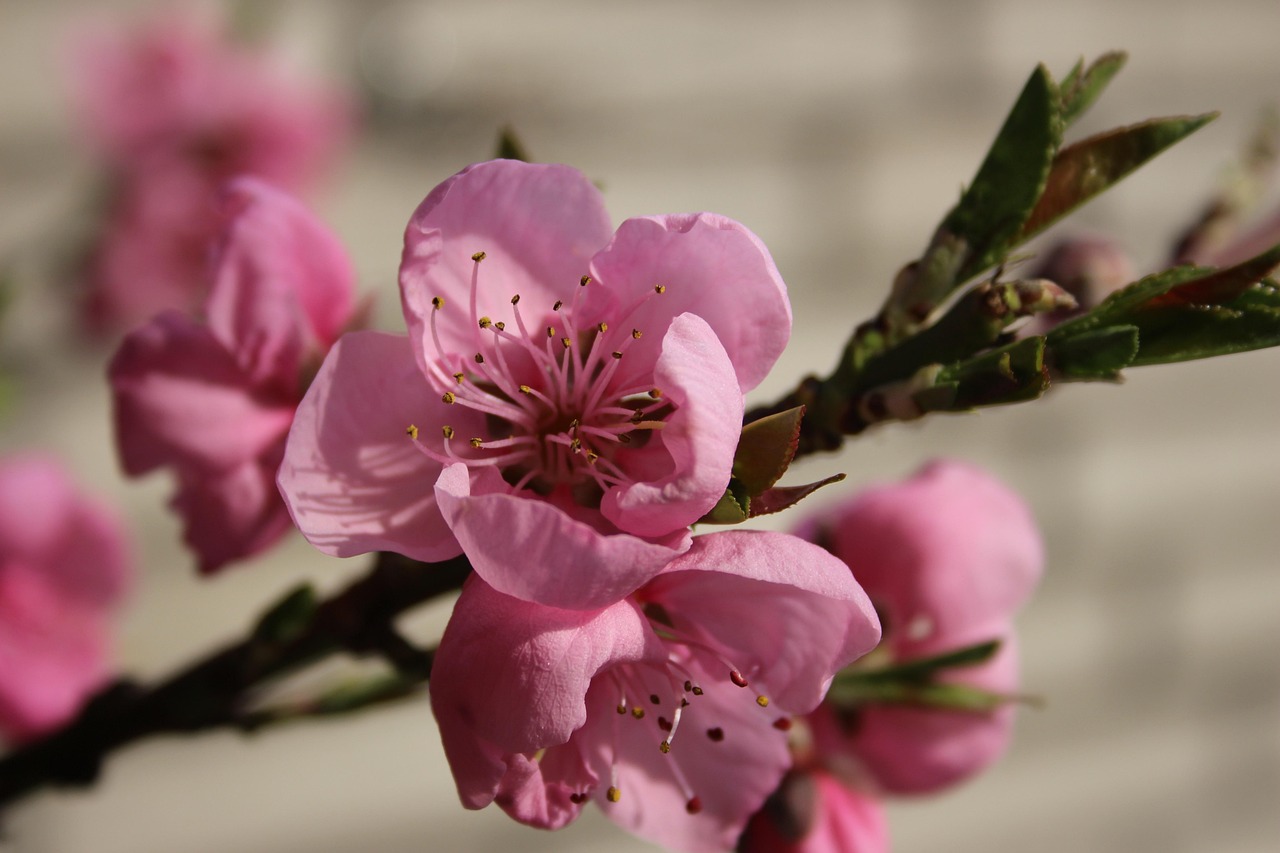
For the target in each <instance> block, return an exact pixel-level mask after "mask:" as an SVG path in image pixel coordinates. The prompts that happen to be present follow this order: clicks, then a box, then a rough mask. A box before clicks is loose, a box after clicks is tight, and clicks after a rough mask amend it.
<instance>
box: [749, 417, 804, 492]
mask: <svg viewBox="0 0 1280 853" xmlns="http://www.w3.org/2000/svg"><path fill="white" fill-rule="evenodd" d="M803 419H804V406H796V407H795V408H794V409H787V410H786V411H785V412H778V413H777V414H774V415H769V416H768V417H764V418H760V419H759V420H756V421H752V422H751V423H749V424H747V425H746V426H744V427H743V428H742V437H741V438H739V439H738V449H737V451H736V452H735V453H734V455H733V476H734V479H736V480H737V481H738V482H739V483H741V484H742V486H743V488H745V489H746V493H747V495H748V496H750V497H753V498H754V497H755V496H756V495H759V494H761V493H763V492H764V491H766V490H767V489H769V488H772V486H773V484H774V483H776V482H778V480H779V479H780V478H781V477H782V475H783V473H784V472H785V471H786V470H787V466H788V465H790V464H791V460H792V459H794V458H795V455H796V447H797V446H798V445H799V442H800V422H801V420H803Z"/></svg>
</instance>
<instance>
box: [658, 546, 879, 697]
mask: <svg viewBox="0 0 1280 853" xmlns="http://www.w3.org/2000/svg"><path fill="white" fill-rule="evenodd" d="M644 595H645V598H646V600H650V601H654V602H656V603H658V604H660V605H661V606H662V607H663V609H664V610H665V611H666V612H667V614H668V615H669V616H670V617H671V619H672V622H673V624H674V626H675V627H677V628H679V629H680V630H682V631H687V632H688V633H689V634H691V635H693V636H696V637H701V638H702V639H703V640H704V641H705V642H706V643H708V644H709V645H711V647H712V648H715V649H717V650H719V651H720V653H721V654H722V655H723V656H725V657H726V659H728V660H730V661H732V662H733V664H734V665H735V666H737V667H738V669H739V671H740V672H741V673H742V674H743V675H744V676H745V677H746V678H747V679H748V680H749V681H752V682H755V681H760V682H761V684H762V685H763V689H767V691H768V693H769V698H770V699H771V700H773V702H775V703H776V704H777V705H778V706H779V707H781V708H783V709H786V710H787V711H789V712H791V713H804V712H807V711H809V710H811V709H812V708H814V707H816V706H817V704H818V702H820V701H821V699H822V697H823V695H824V694H825V693H826V689H827V685H828V683H829V680H830V678H831V675H832V674H833V673H835V672H836V671H837V670H839V669H841V668H842V667H844V666H847V665H848V664H849V663H851V662H853V661H854V660H856V659H857V658H859V657H861V656H862V655H864V654H866V653H867V652H869V651H871V649H873V648H875V646H876V644H877V643H878V642H879V641H880V623H879V620H878V619H877V618H876V615H875V610H874V608H873V607H872V606H871V602H870V601H869V600H868V599H867V596H866V594H865V593H864V592H863V591H862V588H861V587H859V586H858V584H857V583H856V582H855V581H854V580H853V578H852V577H851V576H850V574H849V570H848V569H847V568H846V567H845V565H844V564H843V563H841V562H840V561H839V560H837V559H835V558H834V557H832V556H831V555H830V554H829V553H827V552H826V551H825V550H823V549H822V548H819V547H817V546H816V545H811V544H810V543H808V542H805V541H804V540H802V539H799V538H797V537H795V536H789V535H787V534H783V533H771V532H765V531H746V530H738V531H729V532H724V533H713V534H710V535H707V536H698V537H696V538H695V539H694V540H693V546H692V547H691V548H690V549H689V551H688V552H687V553H686V554H684V555H682V556H680V557H677V558H676V559H675V560H673V561H672V562H671V565H670V566H668V568H667V569H666V571H664V572H663V573H662V574H661V575H660V576H658V577H657V578H655V579H654V580H653V581H652V582H651V583H650V584H649V585H648V586H646V587H645V590H644ZM721 680H723V679H721Z"/></svg>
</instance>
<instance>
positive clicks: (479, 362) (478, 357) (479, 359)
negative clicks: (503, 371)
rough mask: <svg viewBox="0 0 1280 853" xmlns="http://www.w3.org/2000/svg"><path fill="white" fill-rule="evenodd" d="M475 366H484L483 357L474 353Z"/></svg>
mask: <svg viewBox="0 0 1280 853" xmlns="http://www.w3.org/2000/svg"><path fill="white" fill-rule="evenodd" d="M476 364H484V356H483V355H481V354H480V353H476Z"/></svg>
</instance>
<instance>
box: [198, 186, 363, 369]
mask: <svg viewBox="0 0 1280 853" xmlns="http://www.w3.org/2000/svg"><path fill="white" fill-rule="evenodd" d="M224 208H225V211H226V216H227V217H228V218H229V219H230V222H229V224H228V227H227V231H226V236H225V238H224V242H223V244H222V247H221V251H220V253H219V256H218V259H217V262H216V265H215V275H214V284H213V289H212V291H211V292H210V294H209V300H208V302H207V303H206V305H205V311H206V313H207V315H208V320H209V327H210V329H211V330H212V331H213V334H214V336H215V337H217V338H218V339H219V340H220V341H222V343H223V345H224V346H225V347H226V348H227V350H228V351H230V352H232V353H234V354H235V356H236V360H237V362H238V363H239V364H240V366H241V368H242V369H243V370H244V371H245V373H246V374H247V375H249V376H250V377H252V379H253V381H254V382H255V384H263V383H268V382H270V383H272V384H274V385H277V386H280V387H281V388H282V390H284V391H285V392H286V393H297V392H298V390H299V389H300V383H299V376H298V372H299V369H300V367H301V361H302V359H303V358H304V356H305V354H306V352H307V350H308V349H321V350H323V349H325V348H327V347H328V346H329V345H330V344H332V343H333V341H335V340H336V339H337V337H338V335H339V333H340V332H341V330H342V327H343V326H344V325H345V324H346V322H347V320H348V319H349V318H350V316H351V313H352V310H353V302H354V290H353V288H354V285H353V282H354V281H355V273H354V271H353V270H352V267H351V262H350V260H349V259H348V258H347V254H346V252H345V251H344V250H343V248H342V245H341V244H340V243H339V242H338V240H337V238H336V237H335V236H334V235H333V233H332V232H331V231H329V229H327V228H326V227H325V226H324V225H323V224H321V223H320V222H319V220H317V219H316V218H315V217H314V216H313V215H312V214H311V212H310V211H309V210H307V209H306V208H305V207H303V206H302V205H301V204H300V203H299V202H297V201H296V200H295V199H294V198H292V197H291V196H289V195H288V194H286V193H284V192H281V191H280V190H277V189H275V188H273V187H271V186H270V185H268V184H266V183H264V182H262V181H259V180H257V179H254V178H247V177H246V178H239V179H237V180H236V181H234V182H233V183H231V185H230V186H229V187H228V188H227V190H226V194H225V199H224Z"/></svg>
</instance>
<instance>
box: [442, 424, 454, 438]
mask: <svg viewBox="0 0 1280 853" xmlns="http://www.w3.org/2000/svg"><path fill="white" fill-rule="evenodd" d="M440 432H441V433H442V434H443V435H444V437H445V438H453V427H451V426H449V425H448V424H445V425H444V426H442V427H440Z"/></svg>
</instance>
